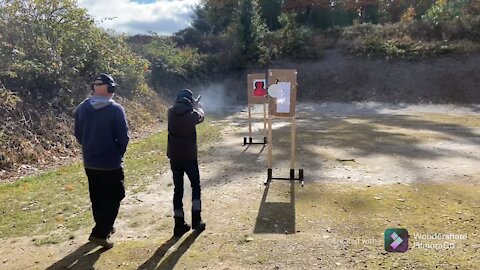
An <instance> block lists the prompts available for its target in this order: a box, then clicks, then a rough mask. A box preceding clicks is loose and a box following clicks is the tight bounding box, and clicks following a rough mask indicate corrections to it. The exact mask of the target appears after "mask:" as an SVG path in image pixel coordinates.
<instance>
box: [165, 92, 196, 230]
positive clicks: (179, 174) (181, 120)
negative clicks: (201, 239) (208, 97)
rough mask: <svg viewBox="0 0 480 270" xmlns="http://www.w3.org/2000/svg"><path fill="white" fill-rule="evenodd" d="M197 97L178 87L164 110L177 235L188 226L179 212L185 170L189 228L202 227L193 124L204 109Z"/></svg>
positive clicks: (181, 205)
mask: <svg viewBox="0 0 480 270" xmlns="http://www.w3.org/2000/svg"><path fill="white" fill-rule="evenodd" d="M199 101H200V97H199V98H197V99H196V100H195V99H194V98H193V93H192V91H190V90H188V89H184V90H181V91H180V92H178V94H177V98H176V100H175V104H174V105H173V107H171V108H170V109H169V110H168V147H167V155H168V158H169V159H170V167H171V169H172V174H173V184H174V194H173V211H174V219H175V228H174V230H173V234H174V236H176V237H181V236H182V235H184V234H185V233H186V232H188V231H189V230H190V226H189V225H188V224H186V223H185V213H184V212H183V191H184V189H183V184H184V182H183V175H184V173H186V174H187V176H188V178H189V179H190V184H191V186H192V228H193V229H194V230H197V231H199V232H200V231H203V230H205V223H203V222H202V218H201V211H202V204H201V199H200V190H201V189H200V173H199V170H198V160H197V131H196V125H198V124H200V123H202V122H203V120H204V112H203V108H202V105H201V104H200V102H199Z"/></svg>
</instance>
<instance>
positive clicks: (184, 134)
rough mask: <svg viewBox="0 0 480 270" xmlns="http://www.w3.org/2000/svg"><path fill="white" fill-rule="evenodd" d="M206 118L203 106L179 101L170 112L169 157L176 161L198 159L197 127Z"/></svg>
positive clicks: (184, 100)
mask: <svg viewBox="0 0 480 270" xmlns="http://www.w3.org/2000/svg"><path fill="white" fill-rule="evenodd" d="M204 118H205V116H204V112H203V109H202V108H201V106H196V107H195V108H194V106H193V105H192V103H191V102H190V101H189V100H188V99H187V98H183V99H180V100H177V102H175V105H173V107H171V108H170V109H169V110H168V145H167V156H168V157H169V158H170V159H172V160H175V161H187V160H196V159H197V130H196V127H195V126H196V125H197V124H200V123H202V122H203V120H204Z"/></svg>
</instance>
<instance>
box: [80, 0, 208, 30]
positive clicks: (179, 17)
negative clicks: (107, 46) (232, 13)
mask: <svg viewBox="0 0 480 270" xmlns="http://www.w3.org/2000/svg"><path fill="white" fill-rule="evenodd" d="M152 2H153V3H143V4H142V3H138V2H133V1H129V0H115V1H112V0H78V4H79V6H81V7H84V8H86V9H87V10H88V13H89V14H90V15H92V16H94V17H95V18H96V19H97V21H99V26H101V27H103V28H106V29H112V30H114V31H115V32H118V33H128V34H138V33H147V32H149V31H153V32H157V33H158V34H172V33H174V32H176V31H178V30H181V29H183V28H185V27H186V26H188V25H189V24H190V23H191V12H192V9H193V7H194V6H195V5H196V4H198V3H199V2H200V0H156V1H152ZM105 18H113V19H111V20H108V19H107V20H105Z"/></svg>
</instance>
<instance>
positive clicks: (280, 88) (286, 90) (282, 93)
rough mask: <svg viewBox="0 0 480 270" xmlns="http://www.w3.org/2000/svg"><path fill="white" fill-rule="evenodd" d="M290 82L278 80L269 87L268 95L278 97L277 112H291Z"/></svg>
mask: <svg viewBox="0 0 480 270" xmlns="http://www.w3.org/2000/svg"><path fill="white" fill-rule="evenodd" d="M291 87H292V84H291V83H290V82H278V83H276V84H272V85H270V87H268V95H269V96H271V97H273V98H276V101H277V113H290V91H291V89H292V88H291Z"/></svg>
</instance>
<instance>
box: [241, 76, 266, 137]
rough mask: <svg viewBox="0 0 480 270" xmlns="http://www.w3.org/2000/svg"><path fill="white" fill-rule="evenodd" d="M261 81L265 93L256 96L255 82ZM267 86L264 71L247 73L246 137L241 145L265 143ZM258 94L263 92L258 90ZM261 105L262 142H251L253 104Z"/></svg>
mask: <svg viewBox="0 0 480 270" xmlns="http://www.w3.org/2000/svg"><path fill="white" fill-rule="evenodd" d="M260 82H263V88H264V89H265V95H263V96H258V95H255V94H256V90H257V89H256V88H255V87H256V84H257V83H260ZM266 88H267V78H266V76H265V74H264V73H255V74H248V75H247V96H248V138H247V137H243V145H250V144H263V145H265V144H267V103H268V97H267V94H266ZM260 94H263V93H262V92H261V91H260ZM258 104H262V105H263V141H262V142H253V131H252V122H253V119H252V108H253V106H255V105H258Z"/></svg>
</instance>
